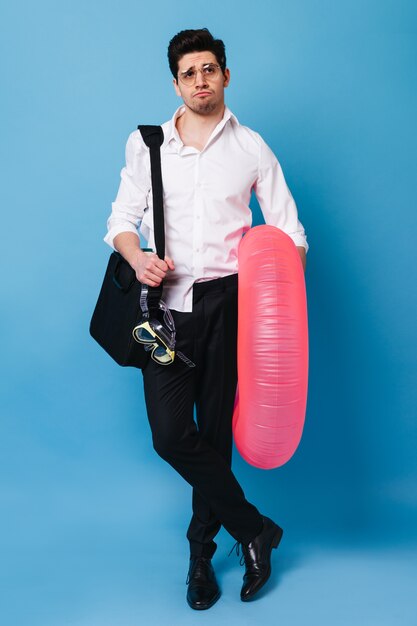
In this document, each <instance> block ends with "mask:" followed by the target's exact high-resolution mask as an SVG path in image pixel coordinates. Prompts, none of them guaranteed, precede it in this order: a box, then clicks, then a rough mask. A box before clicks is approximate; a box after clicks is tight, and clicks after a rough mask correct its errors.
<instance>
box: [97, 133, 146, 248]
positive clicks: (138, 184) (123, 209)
mask: <svg viewBox="0 0 417 626" xmlns="http://www.w3.org/2000/svg"><path fill="white" fill-rule="evenodd" d="M138 134H139V131H134V132H133V133H131V134H130V135H129V137H128V140H127V143H126V151H125V157H126V165H125V166H124V167H123V168H122V170H121V172H120V179H121V180H120V185H119V190H118V192H117V196H116V199H115V201H114V202H112V205H111V206H112V210H111V214H110V216H109V218H108V220H107V234H106V236H105V237H104V241H105V242H106V243H107V244H108V245H109V246H110V247H111V248H113V249H115V248H114V243H113V240H114V238H115V237H116V235H118V234H119V233H123V232H133V233H135V234H138V228H139V226H140V223H141V221H142V218H143V215H144V212H145V209H146V208H147V206H148V194H149V190H150V173H149V169H148V168H147V166H146V162H147V161H146V159H149V152H148V149H147V148H146V146H145V144H144V143H143V141H142V140H141V139H140V138H139V137H138Z"/></svg>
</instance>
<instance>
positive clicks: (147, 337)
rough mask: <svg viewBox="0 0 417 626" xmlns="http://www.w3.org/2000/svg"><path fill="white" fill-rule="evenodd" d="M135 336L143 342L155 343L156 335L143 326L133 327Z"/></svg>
mask: <svg viewBox="0 0 417 626" xmlns="http://www.w3.org/2000/svg"><path fill="white" fill-rule="evenodd" d="M133 337H134V338H135V339H136V341H139V342H141V343H153V342H154V341H155V337H154V336H153V335H152V334H151V333H150V332H149V330H147V329H146V328H144V327H143V326H136V328H134V329H133Z"/></svg>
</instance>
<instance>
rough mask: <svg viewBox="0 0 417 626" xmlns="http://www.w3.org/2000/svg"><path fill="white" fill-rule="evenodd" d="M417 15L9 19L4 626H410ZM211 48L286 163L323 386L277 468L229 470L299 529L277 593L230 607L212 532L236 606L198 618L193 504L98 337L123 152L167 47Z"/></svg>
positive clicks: (394, 8)
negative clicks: (196, 32) (204, 43)
mask: <svg viewBox="0 0 417 626" xmlns="http://www.w3.org/2000/svg"><path fill="white" fill-rule="evenodd" d="M415 6H416V5H415V3H413V2H411V1H410V2H407V1H405V0H402V1H398V0H397V1H396V2H393V1H388V0H385V1H382V2H381V1H379V2H377V1H375V2H374V1H370V0H367V1H361V2H359V1H358V0H353V1H352V2H349V3H346V2H338V1H336V2H334V1H333V2H332V1H330V0H317V1H315V2H313V1H309V0H279V1H275V2H272V0H271V1H267V0H260V1H259V2H257V3H255V4H254V3H249V2H247V1H241V2H224V1H222V2H220V1H219V0H212V1H211V2H210V3H209V4H207V3H203V2H198V1H195V2H189V1H185V2H181V3H171V2H168V1H167V0H162V1H160V2H158V3H152V4H149V3H142V2H133V0H131V1H126V2H122V3H116V2H115V1H113V2H112V1H108V2H98V1H90V2H88V1H87V2H83V3H81V2H72V3H57V2H52V1H49V2H48V1H45V0H40V1H38V2H36V3H35V2H26V3H23V2H19V1H17V2H15V3H13V5H12V4H10V3H8V4H7V5H6V4H4V5H3V8H2V9H1V15H0V23H1V29H2V37H1V64H2V79H1V82H2V97H1V104H0V106H1V108H2V114H1V121H2V142H1V176H2V186H1V191H2V193H1V195H2V218H1V220H2V258H3V264H2V289H1V300H2V304H1V316H2V322H1V359H2V375H1V380H0V385H1V392H2V400H1V425H0V428H1V432H0V447H1V454H0V464H1V468H0V469H1V474H0V481H1V484H0V487H1V491H0V493H1V517H0V543H1V545H0V552H1V564H0V589H1V593H2V594H4V598H2V599H0V604H1V606H2V615H3V617H2V619H3V620H4V624H7V625H8V626H12V625H13V626H14V625H20V624H25V625H27V624H30V626H38V625H39V626H63V625H73V626H75V625H76V626H95V625H96V624H97V625H98V626H107V625H117V626H131V625H136V624H143V623H145V621H146V623H149V624H157V625H159V624H168V623H169V624H175V625H176V624H178V625H181V626H183V625H184V624H196V623H197V621H199V620H201V621H203V622H204V623H216V624H226V623H227V624H228V625H230V624H233V623H236V624H240V625H242V624H254V623H261V622H262V623H268V624H275V623H283V624H284V623H285V624H286V625H288V626H292V625H293V624H305V623H309V624H319V623H320V624H327V623H328V624H332V625H333V624H338V625H344V624H346V625H348V624H349V625H350V624H352V623H360V624H365V625H368V624H372V625H373V624H378V625H379V626H381V624H390V625H392V624H393V623H396V624H397V623H398V624H400V623H401V624H404V625H405V624H406V625H408V624H410V625H411V624H416V623H417V617H416V613H417V607H416V603H415V600H414V599H413V595H412V591H413V578H414V582H415V575H416V569H417V568H416V560H417V559H416V557H417V455H416V443H417V437H416V430H417V428H416V406H417V397H416V396H417V392H416V387H417V386H416V360H417V359H416V346H417V336H416V335H417V330H416V324H415V319H416V273H415V250H414V244H415V238H416V221H417V217H416V216H417V212H416V184H415V181H416V179H417V176H416V174H417V172H416V156H417V155H416V137H417V128H416V114H415V112H416V110H417V103H416V82H415V79H416V71H415V68H416V65H415V59H416V41H417V39H416V36H417V21H416V17H417V15H416V14H417V11H416V8H415ZM203 26H207V27H208V28H209V29H210V30H211V31H212V33H213V34H214V35H215V36H217V37H220V38H222V39H223V40H224V41H225V43H226V52H227V61H228V67H229V68H230V70H231V83H230V86H229V87H228V89H227V90H226V92H225V93H226V103H227V104H228V106H229V107H230V108H231V110H232V111H233V112H234V113H235V114H236V116H237V118H238V119H239V121H240V122H241V123H242V124H245V125H247V126H249V127H251V128H253V129H254V130H256V131H258V132H260V133H261V135H262V136H263V137H264V139H265V140H266V141H267V143H268V144H269V145H270V146H271V147H272V149H273V150H274V152H275V153H276V154H277V156H278V159H279V160H280V162H281V165H282V167H283V170H284V173H285V176H286V179H287V182H288V185H289V187H290V189H291V191H292V193H293V195H294V197H295V200H296V202H297V205H298V210H299V217H300V219H301V221H302V223H303V225H304V227H305V229H306V233H307V237H308V242H309V245H310V250H309V252H308V254H307V271H306V284H307V296H308V314H309V337H310V361H309V370H310V371H309V392H308V404H307V415H306V424H305V430H304V435H303V439H302V442H301V444H300V446H299V448H298V450H297V452H296V454H295V456H294V457H293V458H292V459H291V460H290V461H289V462H288V464H287V465H285V466H284V467H282V468H278V469H276V470H273V471H268V472H266V471H263V470H259V469H256V468H253V467H250V466H248V465H247V464H245V462H244V461H243V460H241V459H240V458H239V456H238V454H237V453H235V455H234V466H233V467H234V470H235V472H236V474H237V476H238V478H239V480H240V482H241V483H242V485H243V487H244V489H245V493H246V495H247V497H248V499H250V500H253V501H254V503H255V504H256V505H257V506H258V508H259V509H260V510H262V511H263V512H264V513H265V514H267V515H270V516H271V517H274V518H275V519H276V520H277V521H278V522H279V523H280V525H282V526H283V527H284V529H285V532H286V535H284V540H283V542H282V544H281V546H280V548H279V550H278V551H277V552H276V553H275V552H274V569H273V577H272V580H271V581H270V583H269V585H268V592H265V593H264V594H263V597H261V599H260V600H259V601H256V602H254V603H252V604H250V605H244V604H242V603H241V602H240V600H239V590H240V585H241V577H242V574H243V570H242V568H240V567H239V565H238V562H237V559H236V557H235V556H231V557H230V558H227V553H228V551H229V549H230V548H231V547H232V545H233V540H232V538H231V537H230V536H229V535H227V533H226V532H225V531H223V530H222V531H221V533H220V534H219V536H218V543H219V548H218V551H217V553H216V555H215V559H214V564H215V567H216V571H217V573H218V578H219V581H220V582H221V585H222V588H223V597H222V598H221V600H220V601H219V602H218V603H217V604H216V606H215V607H213V608H212V609H211V610H210V611H207V612H203V613H199V614H196V612H193V611H191V609H189V608H188V606H187V605H186V603H185V589H186V588H185V578H186V572H187V567H188V542H187V540H186V538H185V531H186V528H187V525H188V521H189V517H190V510H191V509H190V507H191V504H190V500H191V488H190V487H189V485H188V484H187V483H184V482H183V481H182V479H181V478H180V477H179V476H178V475H176V474H175V472H174V471H173V470H172V469H171V468H170V467H169V466H168V465H166V464H164V462H163V461H162V460H161V459H160V458H159V457H158V456H157V455H156V453H155V452H154V451H153V448H152V443H151V437H150V431H149V427H148V424H147V418H146V412H145V406H144V399H143V388H142V377H141V373H140V372H139V371H136V370H132V369H122V368H119V367H118V366H117V365H115V364H114V363H113V362H112V361H111V360H110V358H109V357H107V355H106V354H105V353H104V352H102V351H101V350H100V348H99V347H98V346H97V345H96V344H95V343H94V342H93V340H92V339H91V338H90V336H89V334H88V325H89V320H90V317H91V313H92V310H93V308H94V305H95V301H96V298H97V295H98V290H99V287H100V284H101V280H102V277H103V273H104V269H105V265H106V262H107V258H108V255H109V252H110V248H108V246H106V245H105V244H104V243H103V241H102V237H103V236H104V234H105V231H106V219H107V216H108V214H109V213H110V208H111V202H112V201H113V200H114V198H115V194H116V192H117V188H118V184H119V173H120V169H121V167H122V166H123V164H124V148H125V142H126V139H127V136H128V134H129V133H130V132H131V131H132V130H134V129H135V128H136V126H137V124H139V123H150V124H152V123H162V122H164V121H166V120H168V119H169V118H170V117H171V116H172V114H173V112H174V110H175V109H176V107H177V106H179V104H181V100H180V99H178V98H177V96H176V95H175V93H174V89H173V87H172V76H171V75H170V72H169V69H168V64H167V60H166V50H167V45H168V42H169V39H170V38H171V37H172V36H173V35H174V34H175V33H176V32H178V31H179V30H182V29H183V28H200V27H203ZM253 209H254V213H255V220H254V224H256V223H259V222H260V221H261V215H260V212H259V207H258V206H257V203H256V201H255V200H254V201H253ZM414 590H415V589H414ZM307 620H308V621H307ZM2 623H3V622H2Z"/></svg>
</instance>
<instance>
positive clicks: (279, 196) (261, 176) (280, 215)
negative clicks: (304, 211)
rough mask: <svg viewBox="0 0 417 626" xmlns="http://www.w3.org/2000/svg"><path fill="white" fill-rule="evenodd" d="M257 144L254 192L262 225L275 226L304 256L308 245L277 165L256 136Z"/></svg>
mask: <svg viewBox="0 0 417 626" xmlns="http://www.w3.org/2000/svg"><path fill="white" fill-rule="evenodd" d="M257 137H258V140H259V161H258V177H257V180H256V182H255V184H254V191H255V194H256V197H257V199H258V202H259V205H260V207H261V210H262V214H263V216H264V219H265V223H266V224H270V225H272V226H277V228H280V229H281V230H283V231H284V232H285V233H286V234H287V235H289V237H291V239H292V240H293V242H294V243H295V245H296V246H303V247H304V248H305V251H306V253H307V251H308V249H309V245H308V243H307V237H306V234H305V231H304V227H303V225H302V223H301V222H300V220H299V219H298V211H297V206H296V204H295V202H294V198H293V197H292V195H291V192H290V190H289V189H288V186H287V183H286V181H285V178H284V174H283V171H282V168H281V165H280V164H279V162H278V159H277V158H276V156H275V154H274V153H273V152H272V150H271V148H270V147H269V146H268V145H267V144H266V143H265V141H264V140H263V139H262V137H261V136H260V135H259V134H258V133H257Z"/></svg>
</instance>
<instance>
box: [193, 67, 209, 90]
mask: <svg viewBox="0 0 417 626" xmlns="http://www.w3.org/2000/svg"><path fill="white" fill-rule="evenodd" d="M195 86H196V87H203V86H204V87H207V78H206V76H205V75H204V73H203V70H196V78H195Z"/></svg>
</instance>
